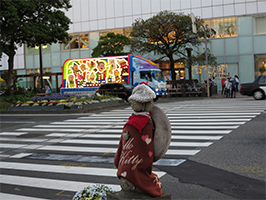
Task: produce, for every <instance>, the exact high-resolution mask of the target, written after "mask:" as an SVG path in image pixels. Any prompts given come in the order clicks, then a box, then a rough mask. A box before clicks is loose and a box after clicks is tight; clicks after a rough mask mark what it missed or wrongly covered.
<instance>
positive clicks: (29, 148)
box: [0, 98, 266, 200]
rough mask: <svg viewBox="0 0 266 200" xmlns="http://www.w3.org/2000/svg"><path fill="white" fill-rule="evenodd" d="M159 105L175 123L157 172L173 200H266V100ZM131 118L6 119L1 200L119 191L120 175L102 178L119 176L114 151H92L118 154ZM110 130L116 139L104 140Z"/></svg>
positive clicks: (0, 138) (118, 114) (1, 134)
mask: <svg viewBox="0 0 266 200" xmlns="http://www.w3.org/2000/svg"><path fill="white" fill-rule="evenodd" d="M157 105H158V106H160V107H162V108H163V109H164V110H165V112H166V113H167V114H168V117H169V119H170V120H171V125H172V136H173V138H172V142H173V143H172V144H171V145H170V147H169V150H171V151H173V152H177V153H176V154H173V155H165V156H164V158H163V159H162V163H161V164H157V165H154V171H156V172H159V173H162V174H161V177H160V180H161V182H162V184H163V191H164V192H166V193H170V194H171V195H172V199H174V200H175V199H266V196H265V170H266V169H265V168H266V162H265V152H266V148H265V147H266V146H265V133H266V128H265V116H266V114H265V110H266V104H265V101H255V100H253V99H252V98H241V99H197V100H176V99H172V100H171V99H169V100H166V99H165V100H163V101H158V102H157ZM130 112H131V111H130V108H128V107H123V108H121V109H119V108H116V109H115V111H114V110H112V109H111V110H108V109H106V110H104V111H97V112H95V111H94V112H93V113H76V114H75V113H73V114H67V115H65V114H19V115H14V114H1V130H0V142H1V150H0V156H1V163H0V168H1V178H0V183H1V191H0V197H1V199H14V198H18V199H28V200H33V199H38V198H39V199H71V198H72V196H73V195H74V194H75V191H77V190H79V189H80V190H81V189H82V187H81V186H82V185H84V184H85V185H86V184H88V182H89V183H104V184H111V185H115V186H116V185H119V182H118V180H117V178H116V177H115V173H114V176H113V175H112V176H111V175H106V176H105V175H103V174H105V173H106V171H107V170H109V169H111V170H115V169H114V166H113V163H112V160H113V155H114V154H112V153H110V152H111V150H110V151H109V152H106V153H99V152H98V153H97V152H93V151H90V152H88V151H87V147H90V148H92V149H93V150H95V149H96V148H97V147H99V146H101V148H102V149H104V148H111V149H115V148H117V145H115V144H116V141H117V136H119V131H120V130H121V128H120V126H122V125H123V124H124V123H125V122H126V119H127V117H125V116H127V115H128V114H129V113H130ZM122 115H125V116H122ZM108 116H109V117H110V116H113V117H114V120H116V121H112V119H111V118H108ZM82 120H88V121H86V122H84V123H83V122H82ZM101 120H102V121H101ZM119 120H121V121H119ZM110 124H111V125H110ZM77 126H79V127H78V128H79V129H82V130H76V129H78V128H77ZM82 126H84V127H82ZM89 126H92V127H89ZM93 126H96V127H93ZM69 129H70V131H68V130H69ZM71 130H72V131H71ZM75 130H76V131H75ZM105 131H107V132H105ZM111 131H114V133H113V134H112V135H113V137H114V138H105V137H109V136H106V133H110V132H111ZM117 132H118V133H117ZM12 134H13V135H12ZM104 135H105V136H104ZM99 136H102V138H101V139H99V140H96V139H95V138H94V139H93V138H92V137H99ZM200 137H202V138H201V139H199V138H200ZM47 138H48V139H47ZM203 138H205V139H203ZM106 140H108V141H109V144H105V141H106ZM81 141H83V142H84V141H86V142H92V143H85V144H82V143H80V142H81ZM97 142H99V144H97ZM112 143H113V145H112ZM12 145H15V146H12ZM56 148H57V149H56ZM61 148H62V149H61ZM85 148H86V150H84V149H85ZM180 152H185V153H183V154H182V153H180ZM166 161H171V162H166ZM69 170H70V171H71V172H68V171H69ZM83 170H84V171H85V172H84V173H88V174H83V173H81V171H83ZM90 170H91V174H90V173H89V171H90ZM92 170H95V171H92ZM98 170H99V171H98ZM165 172H166V173H165ZM101 173H102V174H101ZM110 173H113V172H110ZM32 181H33V182H34V181H35V182H34V183H35V185H34V184H32ZM47 181H49V182H47ZM44 183H45V184H44ZM71 187H72V188H71ZM13 195H14V196H13Z"/></svg>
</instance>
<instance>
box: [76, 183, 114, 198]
mask: <svg viewBox="0 0 266 200" xmlns="http://www.w3.org/2000/svg"><path fill="white" fill-rule="evenodd" d="M110 192H114V191H113V190H112V188H109V187H107V186H105V185H92V186H88V187H85V188H84V189H83V190H80V191H79V192H77V193H76V194H75V195H74V197H73V199H72V200H106V196H107V194H108V193H110Z"/></svg>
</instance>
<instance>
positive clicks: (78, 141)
mask: <svg viewBox="0 0 266 200" xmlns="http://www.w3.org/2000/svg"><path fill="white" fill-rule="evenodd" d="M60 143H68V144H104V145H118V144H119V140H84V139H70V140H64V141H62V142H60ZM211 144H212V142H171V143H170V146H177V147H185V146H187V147H197V146H199V147H207V146H210V145H211ZM108 153H112V152H108Z"/></svg>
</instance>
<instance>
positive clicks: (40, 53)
mask: <svg viewBox="0 0 266 200" xmlns="http://www.w3.org/2000/svg"><path fill="white" fill-rule="evenodd" d="M39 56H40V76H41V77H40V78H41V88H42V89H43V88H44V87H43V70H42V68H43V67H42V45H41V44H40V46H39Z"/></svg>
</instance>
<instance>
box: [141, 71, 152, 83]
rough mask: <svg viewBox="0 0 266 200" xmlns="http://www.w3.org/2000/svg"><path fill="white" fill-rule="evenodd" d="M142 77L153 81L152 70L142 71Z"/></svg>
mask: <svg viewBox="0 0 266 200" xmlns="http://www.w3.org/2000/svg"><path fill="white" fill-rule="evenodd" d="M140 78H141V79H146V80H148V81H151V72H150V71H141V72H140Z"/></svg>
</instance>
